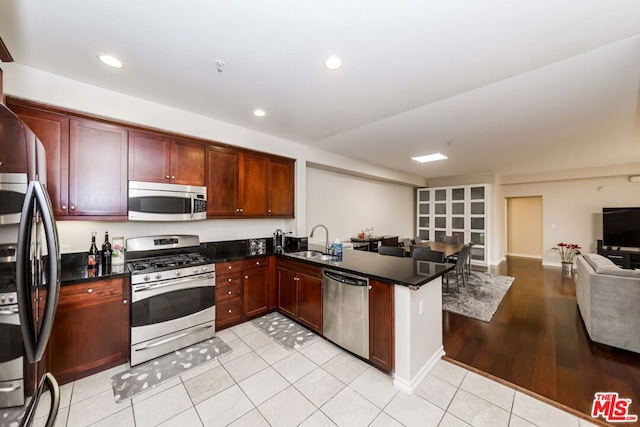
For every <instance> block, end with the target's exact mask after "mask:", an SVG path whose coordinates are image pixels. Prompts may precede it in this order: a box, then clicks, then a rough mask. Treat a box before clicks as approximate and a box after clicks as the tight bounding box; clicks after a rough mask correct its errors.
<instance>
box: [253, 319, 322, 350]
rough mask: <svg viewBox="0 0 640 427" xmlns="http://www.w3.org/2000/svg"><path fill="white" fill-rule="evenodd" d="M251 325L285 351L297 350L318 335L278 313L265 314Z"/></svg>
mask: <svg viewBox="0 0 640 427" xmlns="http://www.w3.org/2000/svg"><path fill="white" fill-rule="evenodd" d="M251 323H252V324H253V326H255V327H256V328H258V329H260V330H261V331H262V332H264V333H265V334H267V335H268V336H269V337H271V339H273V340H274V341H275V342H277V343H278V344H280V345H281V346H283V347H284V348H286V349H287V350H295V349H298V348H300V347H302V346H303V345H305V344H308V343H310V342H311V341H313V340H315V339H316V338H318V335H316V334H314V333H313V332H311V331H310V330H308V329H307V328H304V327H302V326H300V325H299V324H297V323H296V322H294V321H293V320H291V319H289V318H288V317H285V316H283V315H281V314H280V313H278V312H273V313H269V314H265V315H264V316H262V317H258V318H257V319H253V320H252V321H251Z"/></svg>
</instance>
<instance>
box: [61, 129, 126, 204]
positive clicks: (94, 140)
mask: <svg viewBox="0 0 640 427" xmlns="http://www.w3.org/2000/svg"><path fill="white" fill-rule="evenodd" d="M68 212H69V215H79V216H82V215H92V216H96V215H97V216H126V215H127V130H126V129H124V128H121V127H117V126H112V125H107V124H103V123H98V122H94V121H89V120H77V119H71V122H70V135H69V206H68Z"/></svg>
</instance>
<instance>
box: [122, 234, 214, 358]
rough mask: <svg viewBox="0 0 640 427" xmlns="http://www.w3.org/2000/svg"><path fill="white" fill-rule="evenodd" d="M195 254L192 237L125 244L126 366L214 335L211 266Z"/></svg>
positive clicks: (195, 240)
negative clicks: (128, 285) (127, 280)
mask: <svg viewBox="0 0 640 427" xmlns="http://www.w3.org/2000/svg"><path fill="white" fill-rule="evenodd" d="M199 249H200V244H199V239H198V236H193V235H163V236H148V237H140V238H134V239H128V240H127V258H128V262H127V266H128V268H129V271H130V272H131V286H132V289H131V290H132V296H131V366H135V365H138V364H140V363H142V362H145V361H147V360H151V359H154V358H156V357H159V356H162V355H164V354H167V353H170V352H172V351H175V350H178V349H180V348H183V347H187V346H189V345H191V344H194V343H197V342H200V341H203V340H205V339H208V338H211V337H213V336H215V317H216V310H215V283H216V281H215V264H213V263H212V262H211V261H210V260H208V259H207V258H205V257H203V256H202V255H200V254H199V252H198V251H199ZM131 258H133V259H131Z"/></svg>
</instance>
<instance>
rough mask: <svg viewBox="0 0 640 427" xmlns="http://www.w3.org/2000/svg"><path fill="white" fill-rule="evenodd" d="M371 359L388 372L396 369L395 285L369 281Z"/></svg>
mask: <svg viewBox="0 0 640 427" xmlns="http://www.w3.org/2000/svg"><path fill="white" fill-rule="evenodd" d="M369 285H370V286H371V290H370V291H369V360H370V361H371V363H373V364H374V365H375V366H377V367H378V368H380V369H382V370H385V371H387V372H392V371H393V369H394V353H395V351H394V339H395V338H394V332H393V328H394V317H393V316H394V312H393V304H394V302H393V285H392V284H390V283H384V282H379V281H377V280H371V281H369Z"/></svg>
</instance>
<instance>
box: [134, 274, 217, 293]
mask: <svg viewBox="0 0 640 427" xmlns="http://www.w3.org/2000/svg"><path fill="white" fill-rule="evenodd" d="M215 277H216V276H215V274H207V275H206V276H192V277H185V278H184V279H177V280H171V281H170V282H162V283H156V284H148V285H135V286H136V289H134V292H142V291H152V290H154V289H158V288H165V287H167V286H173V285H179V284H182V283H188V282H193V281H196V280H208V279H213V278H215ZM207 286H211V285H210V284H208V285H207Z"/></svg>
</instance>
